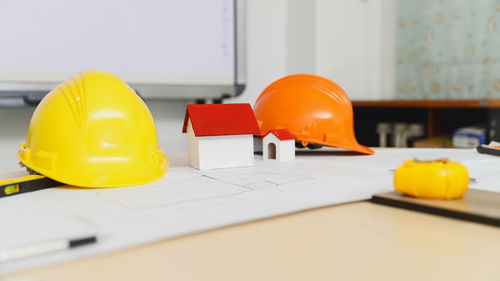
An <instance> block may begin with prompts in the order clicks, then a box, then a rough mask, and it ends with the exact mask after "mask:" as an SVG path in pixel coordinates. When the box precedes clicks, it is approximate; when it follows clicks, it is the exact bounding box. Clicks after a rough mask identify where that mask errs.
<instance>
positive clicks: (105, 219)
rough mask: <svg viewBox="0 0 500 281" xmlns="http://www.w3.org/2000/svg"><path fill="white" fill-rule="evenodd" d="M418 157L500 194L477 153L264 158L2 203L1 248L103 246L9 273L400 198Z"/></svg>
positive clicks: (493, 167) (496, 173) (491, 164)
mask: <svg viewBox="0 0 500 281" xmlns="http://www.w3.org/2000/svg"><path fill="white" fill-rule="evenodd" d="M413 157H418V158H431V159H436V158H443V157H445V158H448V159H450V160H455V161H461V162H462V163H464V164H465V165H466V166H467V167H468V169H469V171H470V174H471V176H472V177H476V178H478V182H477V183H474V184H471V186H470V187H473V188H479V189H485V190H491V191H500V180H499V179H500V157H495V156H491V155H483V154H478V153H477V152H476V151H475V150H472V149H467V150H452V149H377V150H376V153H375V155H371V156H366V155H359V154H353V153H348V152H344V151H313V152H310V153H304V152H300V153H298V155H297V158H296V160H295V161H291V162H284V163H277V162H264V161H262V157H261V156H258V155H256V156H255V166H254V167H249V168H236V169H223V170H210V171H198V170H196V169H192V168H190V167H186V166H180V167H179V166H177V167H175V166H174V167H171V168H170V169H169V170H168V172H167V174H166V175H165V177H164V178H163V179H161V180H159V181H157V182H155V183H152V184H148V185H143V186H135V187H125V188H116V189H76V188H52V189H46V190H41V191H36V192H32V193H26V194H21V195H16V196H11V197H6V198H2V199H0V214H1V215H0V226H1V231H0V249H1V248H5V247H13V246H20V245H27V244H31V243H35V242H39V241H45V240H51V239H57V238H73V237H80V236H84V235H88V234H96V235H98V238H99V241H98V243H97V244H95V245H91V246H85V247H82V248H77V249H72V250H67V251H62V252H58V253H53V254H47V255H44V256H41V257H34V258H29V259H24V260H20V261H16V262H10V263H5V264H0V272H8V271H13V270H19V269H26V268H29V267H34V266H41V265H45V264H49V263H54V262H60V261H67V260H72V259H76V258H80V257H86V256H91V255H97V254H101V253H105V252H109V251H114V250H119V249H124V248H128V247H132V246H137V245H140V244H144V243H149V242H153V241H158V240H162V239H167V238H172V237H176V236H180V235H185V234H189V233H193V232H199V231H203V230H207V229H213V228H218V227H222V226H227V225H231V224H237V223H242V222H247V221H251V220H256V219H262V218H267V217H271V216H276V215H280V214H286V213H290V212H295V211H300V210H305V209H310V208H316V207H320V206H326V205H332V204H338V203H345V202H351V201H356V200H364V199H369V198H370V197H371V195H372V194H375V193H380V192H386V191H391V190H392V176H393V172H392V171H393V170H394V169H396V168H397V167H398V166H399V165H400V164H401V163H402V162H403V161H404V160H406V159H409V158H413ZM172 163H173V164H174V165H175V161H172ZM0 172H7V171H0Z"/></svg>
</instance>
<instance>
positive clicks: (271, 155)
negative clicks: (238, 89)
mask: <svg viewBox="0 0 500 281" xmlns="http://www.w3.org/2000/svg"><path fill="white" fill-rule="evenodd" d="M267 158H268V159H274V160H276V144H274V143H272V142H271V143H269V145H268V147H267Z"/></svg>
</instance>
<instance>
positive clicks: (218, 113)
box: [182, 103, 259, 170]
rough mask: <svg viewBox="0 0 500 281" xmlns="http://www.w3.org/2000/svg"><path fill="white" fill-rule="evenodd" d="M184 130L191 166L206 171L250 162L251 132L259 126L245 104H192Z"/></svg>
mask: <svg viewBox="0 0 500 281" xmlns="http://www.w3.org/2000/svg"><path fill="white" fill-rule="evenodd" d="M182 132H183V133H187V136H188V156H189V165H190V166H191V167H194V168H197V169H200V170H206V169H217V168H231V167H246V166H252V165H253V158H254V156H253V135H254V134H258V133H259V126H258V125H257V120H256V119H255V115H254V113H253V110H252V107H251V106H250V104H248V103H244V104H191V105H188V106H187V109H186V115H185V117H184V127H183V129H182Z"/></svg>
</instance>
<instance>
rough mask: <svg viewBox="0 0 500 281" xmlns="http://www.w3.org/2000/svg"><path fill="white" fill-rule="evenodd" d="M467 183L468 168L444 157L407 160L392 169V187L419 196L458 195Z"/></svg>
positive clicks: (466, 186)
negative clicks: (394, 169) (393, 170)
mask: <svg viewBox="0 0 500 281" xmlns="http://www.w3.org/2000/svg"><path fill="white" fill-rule="evenodd" d="M468 185H469V174H468V173H467V168H465V166H464V165H462V164H460V163H458V162H454V161H448V160H447V159H437V160H419V159H411V160H406V161H405V162H404V163H403V164H402V165H401V166H400V167H399V168H398V169H396V171H395V172H394V188H395V189H396V190H397V191H399V192H402V193H404V194H407V195H411V196H415V197H419V198H430V199H456V198H460V197H462V196H463V195H464V194H465V192H467V188H468Z"/></svg>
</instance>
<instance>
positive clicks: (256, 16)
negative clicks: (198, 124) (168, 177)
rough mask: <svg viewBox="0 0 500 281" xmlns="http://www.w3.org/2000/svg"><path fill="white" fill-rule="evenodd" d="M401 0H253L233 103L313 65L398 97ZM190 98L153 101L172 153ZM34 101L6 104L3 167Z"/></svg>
mask: <svg viewBox="0 0 500 281" xmlns="http://www.w3.org/2000/svg"><path fill="white" fill-rule="evenodd" d="M395 2H396V0H336V1H333V0H308V1H305V0H273V1H267V0H248V1H247V81H248V83H247V88H246V91H245V93H244V94H243V95H242V96H241V97H238V98H236V99H232V100H228V102H249V103H250V104H252V105H253V104H254V102H255V100H256V99H257V97H258V95H259V94H260V92H261V91H262V90H263V89H264V88H265V87H266V86H267V85H268V84H270V83H271V82H273V81H274V80H276V79H278V78H280V77H283V76H285V75H287V74H291V73H297V72H309V73H310V72H313V73H317V74H320V75H324V76H326V77H328V78H330V79H332V80H333V81H335V82H337V83H338V84H339V85H341V86H342V87H343V88H344V90H345V91H346V92H347V94H348V95H349V97H350V98H351V99H379V98H391V97H393V91H392V88H393V85H394V67H393V66H394V61H393V57H394V55H393V52H394V50H393V43H394V35H393V30H394V29H393V26H394V15H395ZM187 103H188V101H175V102H174V101H154V102H148V106H149V108H150V110H151V112H152V114H153V117H154V118H155V121H156V124H157V130H158V136H159V143H160V146H161V147H162V148H163V150H164V151H165V152H166V154H167V155H173V154H181V153H186V152H187V144H186V135H185V134H181V130H182V121H183V118H184V111H185V108H186V105H187ZM33 110H34V108H32V107H28V108H13V109H1V108H0V159H2V160H1V161H0V169H1V168H3V167H10V168H15V167H16V163H17V158H16V152H17V150H18V148H19V145H20V144H21V143H22V142H23V141H24V139H25V137H26V131H27V128H28V124H29V120H30V118H31V114H32V113H33Z"/></svg>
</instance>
